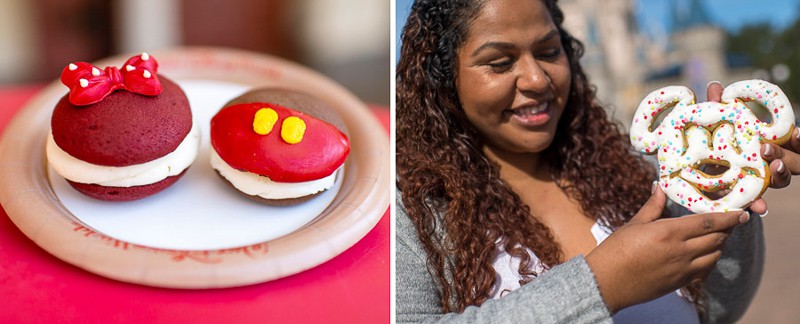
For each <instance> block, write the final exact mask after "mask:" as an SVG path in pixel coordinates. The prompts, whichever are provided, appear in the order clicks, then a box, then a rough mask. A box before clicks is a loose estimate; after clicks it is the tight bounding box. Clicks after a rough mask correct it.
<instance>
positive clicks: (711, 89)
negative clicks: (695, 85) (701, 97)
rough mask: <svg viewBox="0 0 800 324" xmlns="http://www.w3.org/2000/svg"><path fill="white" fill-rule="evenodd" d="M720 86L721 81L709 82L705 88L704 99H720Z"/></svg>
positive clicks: (717, 100)
mask: <svg viewBox="0 0 800 324" xmlns="http://www.w3.org/2000/svg"><path fill="white" fill-rule="evenodd" d="M722 88H723V87H722V83H719V81H711V82H709V83H708V87H707V89H706V99H707V100H708V101H716V102H720V101H722Z"/></svg>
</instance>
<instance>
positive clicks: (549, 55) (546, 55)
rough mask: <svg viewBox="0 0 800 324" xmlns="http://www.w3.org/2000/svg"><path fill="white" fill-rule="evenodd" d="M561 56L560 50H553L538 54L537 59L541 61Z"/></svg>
mask: <svg viewBox="0 0 800 324" xmlns="http://www.w3.org/2000/svg"><path fill="white" fill-rule="evenodd" d="M559 55H561V48H553V49H550V50H547V51H544V52H542V53H541V54H539V57H541V58H543V59H554V58H557V57H558V56H559Z"/></svg>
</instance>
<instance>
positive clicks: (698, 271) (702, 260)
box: [689, 249, 722, 280]
mask: <svg viewBox="0 0 800 324" xmlns="http://www.w3.org/2000/svg"><path fill="white" fill-rule="evenodd" d="M721 257H722V250H721V249H720V250H715V251H713V252H711V253H708V254H705V255H702V256H700V257H697V258H695V259H694V260H692V262H691V264H690V265H689V268H690V269H692V272H693V275H692V276H691V279H693V280H696V279H700V280H704V279H705V278H707V277H708V275H709V274H710V273H711V271H712V270H714V266H715V265H716V264H717V261H719V259H720V258H721Z"/></svg>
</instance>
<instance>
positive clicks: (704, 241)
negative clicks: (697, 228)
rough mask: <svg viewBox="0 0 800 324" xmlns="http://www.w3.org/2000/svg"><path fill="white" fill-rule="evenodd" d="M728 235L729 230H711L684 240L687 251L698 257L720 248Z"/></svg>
mask: <svg viewBox="0 0 800 324" xmlns="http://www.w3.org/2000/svg"><path fill="white" fill-rule="evenodd" d="M728 236H730V233H729V232H713V233H709V234H706V235H703V236H698V237H694V238H690V239H688V240H686V244H685V246H686V248H687V249H688V252H687V253H690V254H691V255H692V256H694V257H700V256H703V255H706V254H709V253H712V252H714V251H717V250H722V247H723V246H725V241H726V240H727V239H728Z"/></svg>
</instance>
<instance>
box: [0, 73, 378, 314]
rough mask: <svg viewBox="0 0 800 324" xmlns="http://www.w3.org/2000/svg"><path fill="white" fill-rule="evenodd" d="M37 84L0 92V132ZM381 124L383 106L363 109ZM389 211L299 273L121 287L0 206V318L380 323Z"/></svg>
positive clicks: (31, 94) (122, 284)
mask: <svg viewBox="0 0 800 324" xmlns="http://www.w3.org/2000/svg"><path fill="white" fill-rule="evenodd" d="M39 89H41V87H40V86H23V87H14V88H0V132H1V131H2V130H4V129H5V126H6V125H7V124H8V122H9V121H10V119H11V118H12V117H13V115H14V113H16V112H17V111H18V110H19V108H21V107H22V105H23V104H24V103H25V102H26V101H27V100H28V99H30V98H31V97H32V96H33V95H34V94H35V93H36V92H37V91H38V90H39ZM370 108H371V109H372V111H373V112H374V113H375V114H376V116H378V118H379V119H380V121H381V123H382V124H383V126H384V127H385V128H386V129H387V132H388V127H389V110H388V109H386V108H382V107H375V106H371V107H370ZM389 239H390V230H389V211H388V210H387V211H386V213H385V214H384V215H383V217H382V218H381V220H380V221H379V222H378V224H377V225H376V226H375V228H374V229H372V231H370V232H369V233H368V234H367V235H366V236H365V237H364V238H363V239H362V240H361V241H359V242H358V243H356V245H354V246H353V247H351V248H350V249H348V250H347V251H345V252H344V253H342V254H341V255H339V256H337V257H335V258H334V259H332V260H330V261H328V262H326V263H324V264H322V265H320V266H317V267H315V268H312V269H310V270H308V271H305V272H302V273H299V274H296V275H293V276H289V277H286V278H282V279H279V280H275V281H271V282H266V283H261V284H256V285H252V286H247V287H239V288H226V289H212V290H174V289H163V288H153V287H147V286H141V285H136V284H128V283H123V282H118V281H114V280H111V279H107V278H105V277H101V276H98V275H95V274H92V273H89V272H86V271H83V270H81V269H80V268H77V267H75V266H72V265H70V264H67V263H65V262H62V261H61V260H59V259H57V258H56V257H54V256H52V255H50V254H48V253H47V252H45V251H44V250H42V249H40V248H39V247H38V246H36V244H34V243H33V242H32V241H30V240H29V239H28V238H27V237H26V236H25V235H23V234H22V232H20V231H19V230H18V229H17V228H16V226H14V223H12V222H11V220H10V219H9V218H8V215H7V214H6V212H5V210H2V209H1V208H0V296H2V301H0V323H17V322H24V323H27V322H37V323H62V322H69V323H72V322H81V323H98V322H103V323H105V322H115V323H176V322H177V323H183V322H189V321H191V322H192V323H203V322H226V323H245V322H265V323H284V322H291V323H321V322H324V323H387V322H389V311H390V308H389V305H390V302H389V271H390V264H389V260H390V247H389Z"/></svg>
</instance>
